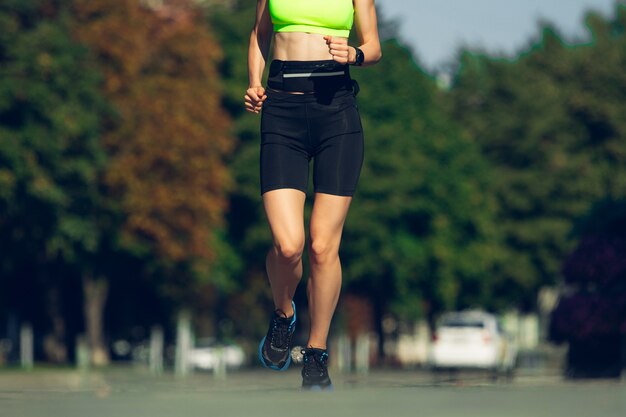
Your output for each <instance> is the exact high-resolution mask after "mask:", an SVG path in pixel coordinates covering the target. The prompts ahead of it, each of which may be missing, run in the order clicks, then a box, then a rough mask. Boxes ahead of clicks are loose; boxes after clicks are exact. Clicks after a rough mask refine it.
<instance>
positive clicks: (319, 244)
mask: <svg viewBox="0 0 626 417" xmlns="http://www.w3.org/2000/svg"><path fill="white" fill-rule="evenodd" d="M338 256H339V248H338V247H337V245H336V244H334V243H333V242H331V241H329V240H327V239H321V238H317V239H316V238H312V239H311V242H310V243H309V258H310V260H311V262H312V263H315V264H317V265H320V264H325V263H329V262H333V261H334V260H335V259H336V258H337V257H338Z"/></svg>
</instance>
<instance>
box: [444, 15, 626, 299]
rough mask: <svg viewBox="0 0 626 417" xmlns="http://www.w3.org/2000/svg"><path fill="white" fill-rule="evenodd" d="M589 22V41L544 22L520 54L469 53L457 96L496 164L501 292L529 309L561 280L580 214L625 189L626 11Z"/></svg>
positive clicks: (466, 123) (456, 104)
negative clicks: (541, 291) (569, 39)
mask: <svg viewBox="0 0 626 417" xmlns="http://www.w3.org/2000/svg"><path fill="white" fill-rule="evenodd" d="M586 22H587V27H588V29H589V31H590V33H591V35H592V36H591V37H592V41H591V42H590V43H588V44H584V45H576V46H568V45H566V44H565V43H564V41H563V40H562V39H561V37H560V36H559V34H558V32H557V31H556V29H554V28H552V27H550V26H544V27H543V29H542V31H541V35H540V38H539V39H538V40H537V41H536V42H534V43H533V44H532V46H531V48H530V49H529V50H528V51H527V52H526V53H524V54H522V55H520V56H519V58H518V59H516V60H512V61H509V60H503V59H498V58H493V57H491V56H489V55H485V54H479V53H472V52H467V51H466V52H464V53H463V54H462V56H461V57H460V67H459V70H458V73H457V75H456V78H455V80H454V83H453V87H452V91H451V93H450V97H451V100H452V105H451V108H452V110H451V111H452V115H453V117H454V119H455V120H456V121H458V122H459V123H460V124H461V125H462V126H463V128H464V129H465V130H466V131H467V132H468V134H469V135H470V137H472V138H473V140H474V141H475V142H476V143H477V144H478V145H479V146H480V147H481V150H482V153H483V155H484V156H485V157H487V158H488V160H489V161H490V163H491V165H492V166H493V168H494V172H493V178H494V190H495V195H496V198H497V200H498V206H499V217H498V221H497V224H498V226H499V229H500V231H501V232H502V233H503V234H504V239H505V247H504V249H505V250H506V252H507V253H506V257H505V259H504V262H502V263H501V264H500V266H499V268H498V271H497V274H496V278H497V282H496V283H495V288H494V291H495V293H496V295H497V296H498V297H503V298H505V299H507V302H508V304H519V305H521V306H522V307H524V308H526V309H532V308H533V307H534V305H535V295H536V293H537V290H538V288H539V287H541V286H544V285H554V284H555V283H556V282H557V281H558V278H559V276H560V265H561V263H562V262H563V260H564V259H565V256H566V254H567V253H568V252H569V251H570V250H571V249H572V247H573V245H574V238H573V237H572V236H571V235H570V231H571V229H572V227H573V225H574V223H575V221H576V219H578V218H580V217H582V216H584V215H585V214H586V213H587V212H588V211H589V210H590V209H591V207H592V205H593V204H594V202H596V201H598V200H600V199H603V198H605V197H613V198H619V197H622V196H624V194H625V193H626V143H625V142H624V140H623V138H624V136H625V135H626V117H624V116H625V115H626V106H625V103H626V89H625V86H626V73H625V72H624V71H623V67H624V63H625V62H626V35H625V32H624V28H625V24H626V7H624V6H616V13H615V17H614V18H612V19H609V20H607V19H604V18H603V17H602V16H600V15H598V14H595V13H590V14H588V15H587V18H586Z"/></svg>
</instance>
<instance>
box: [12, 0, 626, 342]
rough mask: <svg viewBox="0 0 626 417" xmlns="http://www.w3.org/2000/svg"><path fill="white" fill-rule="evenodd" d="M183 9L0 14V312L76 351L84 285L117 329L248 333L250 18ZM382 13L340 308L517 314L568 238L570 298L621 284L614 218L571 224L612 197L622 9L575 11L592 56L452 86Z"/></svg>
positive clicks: (244, 9)
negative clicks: (194, 323)
mask: <svg viewBox="0 0 626 417" xmlns="http://www.w3.org/2000/svg"><path fill="white" fill-rule="evenodd" d="M196 4H197V3H196ZM201 4H202V6H201V8H198V7H199V6H197V5H196V6H194V5H192V2H190V1H186V0H169V1H165V2H151V1H140V0H19V1H18V0H5V1H3V2H1V3H0V27H1V28H2V30H1V31H0V145H1V146H0V242H2V243H1V244H2V251H1V252H0V273H1V276H0V286H1V288H0V317H3V318H4V317H5V316H6V315H7V314H8V313H17V314H18V315H20V316H21V318H23V319H28V320H35V321H37V320H38V323H39V326H40V327H41V328H42V329H43V331H48V330H50V331H53V332H54V333H55V335H56V336H55V337H56V338H57V339H59V338H61V339H62V338H63V337H65V339H66V340H67V341H69V342H68V343H73V337H74V336H75V333H78V332H80V331H82V330H81V326H82V325H83V323H80V320H79V319H77V318H76V316H82V315H83V314H86V308H81V307H80V305H81V303H82V302H83V295H81V294H80V291H79V290H77V287H78V288H80V285H81V280H80V279H81V277H82V278H83V281H84V279H85V277H93V279H95V280H100V281H101V282H107V283H108V284H110V288H108V290H107V291H108V294H109V302H108V303H109V304H108V305H109V306H114V308H108V309H106V312H105V313H106V315H105V320H107V321H108V322H109V323H110V324H109V325H108V327H107V328H106V329H105V331H107V332H108V333H110V334H112V335H114V336H116V337H117V336H118V335H119V336H120V337H121V336H124V337H126V336H127V335H129V334H134V335H135V336H136V337H137V338H140V337H145V332H144V333H141V332H137V331H135V330H136V329H135V330H134V329H133V327H134V326H135V325H136V324H139V325H141V326H148V325H150V324H152V323H154V322H164V321H167V320H168V319H171V317H173V316H174V315H173V314H172V313H173V312H174V311H176V310H177V309H178V308H180V307H181V306H183V305H185V306H191V307H192V308H193V309H194V310H195V311H196V312H197V313H198V314H200V315H202V316H203V317H204V318H203V323H204V324H202V326H203V330H202V331H206V332H207V333H208V332H214V333H219V332H222V333H223V334H228V335H233V334H234V335H245V336H252V335H259V334H260V333H259V332H261V331H262V330H263V328H264V326H265V324H266V322H265V321H266V318H267V310H268V308H269V307H270V305H271V297H270V291H269V285H268V284H267V279H266V277H265V272H264V269H265V268H264V260H265V253H266V250H267V249H268V248H269V245H270V244H271V236H270V232H269V228H268V227H267V224H266V221H265V217H264V213H263V209H262V205H261V199H260V196H259V185H258V184H259V180H258V175H259V161H258V159H259V158H258V152H259V128H258V125H259V117H258V116H256V115H252V114H249V113H247V112H245V111H244V107H243V94H244V92H245V89H246V86H247V83H248V74H247V48H248V39H249V34H250V29H251V28H252V24H253V21H254V12H255V2H253V1H242V0H240V1H226V2H223V1H205V2H202V3H201ZM382 16H383V15H381V33H382V37H383V54H384V57H383V60H382V61H381V62H380V63H379V64H378V65H376V66H373V67H368V68H363V69H361V68H353V69H352V73H353V76H354V77H355V78H356V79H357V80H358V81H359V83H360V84H361V92H360V94H359V96H358V103H359V109H360V112H361V115H362V119H363V125H364V131H365V137H366V157H365V163H364V166H363V171H362V176H361V181H360V185H359V189H358V191H357V194H356V195H355V199H354V203H353V206H352V208H351V211H350V214H349V216H348V220H347V223H346V228H345V233H344V238H343V243H342V247H341V256H342V261H343V266H344V270H343V273H344V288H345V290H346V292H348V293H353V294H357V295H359V296H361V297H366V298H368V299H369V302H370V303H371V304H372V305H373V307H374V311H375V316H376V319H377V320H378V321H379V322H380V319H381V318H382V316H383V315H385V314H388V313H392V314H394V315H395V316H396V317H397V318H400V319H402V320H405V321H412V320H415V319H419V318H433V316H434V315H436V314H438V313H439V312H441V311H444V310H448V309H459V308H465V307H474V306H480V307H484V308H488V309H490V310H503V309H506V308H511V307H520V308H523V309H527V310H531V309H533V308H534V307H535V299H536V294H537V291H538V290H539V288H540V287H542V286H545V285H554V284H555V283H557V282H558V280H559V277H560V276H561V265H562V262H563V261H564V260H565V259H566V256H567V254H568V253H572V250H573V249H574V247H575V246H576V243H577V241H578V240H579V239H582V240H581V241H580V243H579V246H578V249H576V251H574V252H573V255H571V256H570V258H569V261H568V262H567V263H566V264H565V269H564V271H565V277H566V281H567V283H568V284H570V285H573V286H578V288H579V289H580V288H587V289H589V288H591V287H593V288H601V287H602V288H604V286H605V285H606V288H617V287H611V285H613V284H610V285H609V283H610V282H614V281H615V280H616V279H617V278H615V279H614V278H612V277H623V274H622V272H621V271H622V269H620V268H621V265H622V263H620V262H621V260H623V259H621V258H620V257H622V254H621V251H622V250H623V248H622V246H620V245H622V243H619V244H617V243H615V242H616V241H615V239H617V238H616V237H615V236H612V235H611V236H610V237H607V236H605V235H602V234H600V235H598V234H597V233H596V234H593V233H591V232H589V231H590V230H605V231H606V230H609V229H607V228H602V227H604V226H602V227H601V226H599V224H600V223H601V222H599V221H598V219H612V218H618V217H619V216H618V214H619V213H620V212H619V210H618V209H617V207H616V206H610V207H609V208H607V209H606V210H605V211H603V212H602V213H603V214H601V215H595V214H593V215H591V216H590V217H589V219H596V220H589V222H588V223H585V225H586V226H584V227H583V226H581V227H582V229H580V230H578V229H575V225H576V224H579V223H577V221H578V220H579V219H581V218H583V217H584V216H586V215H587V214H588V213H589V212H590V211H591V210H592V208H593V207H594V204H595V203H597V202H598V201H602V200H605V199H608V200H611V199H614V200H620V199H623V198H624V197H625V196H624V194H625V193H626V191H625V190H626V172H625V170H626V164H625V162H626V161H625V159H626V143H625V142H624V141H623V140H621V139H622V138H623V137H624V136H625V135H626V107H625V106H626V104H625V103H626V88H625V86H626V75H625V74H626V73H625V72H624V71H623V68H624V65H625V64H626V45H625V42H626V38H625V37H626V34H625V33H626V31H625V29H626V7H624V6H616V9H615V14H614V16H612V17H610V18H605V17H602V16H600V15H598V14H595V13H589V14H588V15H587V18H586V25H587V27H588V29H589V33H590V34H591V38H590V41H589V42H588V43H586V44H580V45H576V46H571V45H567V44H566V43H565V42H564V41H563V39H562V38H561V36H560V35H559V33H558V31H557V30H556V29H555V28H553V27H551V26H550V25H547V24H546V25H543V27H542V29H541V32H540V35H539V36H538V38H537V39H536V40H535V41H533V42H532V44H531V45H530V46H529V48H528V50H527V51H525V52H523V53H521V54H520V55H519V56H518V57H516V58H515V59H513V60H505V59H501V58H498V57H494V56H492V55H490V54H487V53H481V52H479V51H469V50H468V51H463V52H462V53H461V55H460V57H459V63H458V69H457V71H456V73H455V74H454V79H453V82H452V85H451V86H450V88H449V89H443V88H441V82H439V81H437V80H436V79H434V78H433V77H431V76H430V75H428V74H426V73H425V72H424V71H423V70H422V69H421V67H420V65H419V61H417V62H416V57H414V56H412V54H411V52H410V50H409V49H408V48H407V46H406V45H405V44H404V43H403V42H402V41H401V40H399V39H397V36H396V30H397V27H396V25H395V24H394V22H392V21H388V20H386V19H385V18H384V17H382ZM352 42H356V41H355V40H354V39H353V40H352ZM311 197H312V196H311ZM607 210H608V211H607ZM309 211H310V201H309V203H308V205H307V216H308V213H309ZM593 213H596V212H595V211H594V212H593ZM607 221H608V220H607ZM594 227H595V229H594ZM572 230H574V231H575V233H572ZM581 230H582V231H581ZM581 236H582V238H581ZM620 239H621V237H620ZM598 251H599V252H598ZM615 268H617V269H615ZM616 271H617V272H616ZM617 280H618V281H619V279H617ZM91 284H94V283H91ZM91 284H90V285H91ZM94 285H95V284H94ZM96 287H98V286H97V285H95V286H94V288H96ZM619 288H622V287H619ZM620 291H621V290H620ZM104 292H105V291H103V293H104ZM613 293H614V294H622V295H623V292H621V293H620V292H619V291H617V290H615V291H613ZM598 294H600V295H598ZM602 294H605V293H604V292H602V291H600V292H594V293H593V294H592V296H593V297H596V298H598V297H600V298H599V299H598V300H596V301H597V302H599V303H602V302H603V298H602V297H604V295H602ZM298 297H303V294H302V292H300V293H298ZM593 297H592V298H593ZM20 300H26V301H20ZM138 300H140V301H138ZM596 301H594V302H591V304H589V303H588V304H584V303H582V304H581V303H578V302H575V303H574V304H572V306H573V308H577V307H576V306H580V308H577V309H576V312H575V314H574V313H572V317H574V316H575V317H579V316H580V317H584V316H585V314H586V313H585V311H587V310H589V309H587V310H585V307H584V306H583V304H584V305H590V306H596V307H597V304H594V303H595V302H596ZM566 304H567V303H566V302H564V303H563V304H562V305H563V306H565V305H566ZM89 305H90V302H89V300H86V303H85V305H84V306H83V307H87V306H89ZM598 305H599V304H598ZM602 305H603V306H606V304H602ZM68 306H69V307H68ZM596 307H593V308H596ZM590 308H591V307H590ZM593 308H592V309H593ZM598 308H599V307H598ZM603 308H604V307H603ZM598 311H602V312H605V313H602V314H605V315H606V316H610V315H611V314H618V315H619V314H622V313H620V311H621V310H619V309H617V310H616V309H615V308H613V307H610V306H609V307H608V310H605V309H600V310H598ZM616 312H617V313H616ZM576 314H578V315H579V316H576ZM37 317H38V318H37ZM207 317H208V319H207ZM64 318H65V319H64ZM63 320H65V322H64V321H63ZM211 320H212V321H213V323H212V324H211V323H208V324H207V321H209V322H210V321H211ZM574 322H575V321H572V323H574ZM166 324H167V323H166ZM378 324H379V325H380V323H378ZM64 328H65V329H67V331H66V334H65V335H63V333H64V330H63V329H64ZM0 330H1V329H0ZM72 332H73V333H72ZM70 333H71V334H70ZM140 334H141V335H140ZM137 335H140V336H137Z"/></svg>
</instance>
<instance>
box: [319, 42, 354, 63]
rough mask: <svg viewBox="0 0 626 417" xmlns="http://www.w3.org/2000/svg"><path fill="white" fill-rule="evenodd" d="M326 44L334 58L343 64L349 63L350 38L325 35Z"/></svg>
mask: <svg viewBox="0 0 626 417" xmlns="http://www.w3.org/2000/svg"><path fill="white" fill-rule="evenodd" d="M324 40H325V41H326V45H328V51H329V52H330V54H331V55H332V57H333V59H334V60H335V61H337V62H339V63H341V64H347V63H348V56H349V52H348V48H349V47H348V39H347V38H341V37H333V36H324Z"/></svg>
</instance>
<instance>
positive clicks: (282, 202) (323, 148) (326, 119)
mask: <svg viewBox="0 0 626 417" xmlns="http://www.w3.org/2000/svg"><path fill="white" fill-rule="evenodd" d="M353 23H356V29H357V33H358V39H359V43H360V46H358V47H353V46H349V45H348V35H349V33H350V29H351V28H352V25H353ZM273 33H275V35H274V36H273V38H274V49H273V55H274V56H273V58H274V59H273V61H272V63H271V65H270V69H269V77H268V82H267V89H265V88H264V87H263V86H262V85H261V79H262V78H263V71H264V68H265V64H266V59H267V56H268V53H269V49H270V43H271V40H272V34H273ZM380 58H381V51H380V41H379V38H378V29H377V19H376V9H375V7H374V0H257V11H256V22H255V25H254V28H253V30H252V33H251V36H250V46H249V51H248V73H249V78H250V86H249V88H248V90H247V92H246V95H245V106H246V109H247V110H248V111H250V112H253V113H260V112H261V110H262V117H261V194H262V198H263V205H264V208H265V213H266V216H267V219H268V222H269V226H270V229H271V232H272V238H273V246H272V248H271V249H270V251H269V252H268V254H267V257H266V269H267V274H268V277H269V281H270V285H271V288H272V295H273V298H274V303H275V307H276V310H275V312H274V315H273V317H272V319H271V321H270V327H269V330H268V332H267V335H266V336H265V337H264V338H263V340H261V343H260V345H259V359H260V360H261V363H262V364H263V365H264V366H266V367H268V368H270V369H275V370H285V369H287V367H288V366H289V364H290V362H291V357H290V349H291V340H292V336H293V333H294V330H295V324H296V308H295V304H294V303H293V296H294V293H295V291H296V287H297V285H298V283H299V281H300V279H301V277H302V253H303V250H304V244H305V237H304V236H305V233H304V220H303V218H304V202H305V193H306V190H307V187H308V178H309V161H310V160H311V159H313V160H314V168H313V180H314V190H315V199H314V203H313V212H312V214H311V222H310V225H309V231H310V236H309V241H308V254H309V260H310V267H311V271H310V278H309V280H308V283H307V295H308V301H309V312H310V318H311V330H310V335H309V340H308V343H307V347H306V348H305V349H304V350H303V352H302V353H303V356H304V366H303V369H302V386H303V387H304V388H321V389H326V388H330V387H332V385H331V380H330V378H329V376H328V369H327V362H328V353H327V351H326V341H327V338H328V330H329V327H330V322H331V319H332V316H333V313H334V311H335V307H336V305H337V301H338V298H339V292H340V289H341V264H340V261H339V244H340V240H341V233H342V229H343V225H344V221H345V218H346V215H347V213H348V208H349V207H350V202H351V200H352V195H353V194H354V192H355V189H356V185H357V182H358V178H359V174H360V170H361V165H362V163H363V133H362V129H361V121H360V118H359V114H358V110H357V107H356V101H355V94H356V91H355V90H356V83H355V82H353V81H352V79H351V78H350V75H349V66H350V65H358V66H365V65H371V64H374V63H376V62H378V61H379V60H380Z"/></svg>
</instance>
